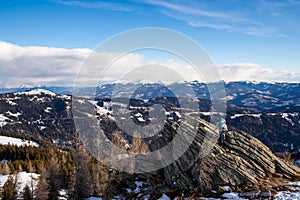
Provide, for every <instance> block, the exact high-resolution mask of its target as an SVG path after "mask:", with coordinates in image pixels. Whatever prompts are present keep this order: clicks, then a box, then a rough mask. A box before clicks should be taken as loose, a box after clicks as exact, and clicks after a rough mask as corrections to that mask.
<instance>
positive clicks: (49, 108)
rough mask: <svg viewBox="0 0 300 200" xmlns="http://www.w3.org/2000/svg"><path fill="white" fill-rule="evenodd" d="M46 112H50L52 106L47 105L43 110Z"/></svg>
mask: <svg viewBox="0 0 300 200" xmlns="http://www.w3.org/2000/svg"><path fill="white" fill-rule="evenodd" d="M44 111H45V112H46V113H50V112H51V111H52V108H51V107H47V108H46V109H45V110H44Z"/></svg>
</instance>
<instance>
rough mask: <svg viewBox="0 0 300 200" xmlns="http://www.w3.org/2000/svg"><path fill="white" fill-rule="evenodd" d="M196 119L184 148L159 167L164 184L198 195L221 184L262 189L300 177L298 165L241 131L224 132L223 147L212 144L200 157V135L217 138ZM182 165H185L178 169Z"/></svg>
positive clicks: (214, 130)
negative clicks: (195, 129)
mask: <svg viewBox="0 0 300 200" xmlns="http://www.w3.org/2000/svg"><path fill="white" fill-rule="evenodd" d="M198 122H199V124H200V128H199V130H198V133H197V135H196V138H195V141H194V142H193V143H192V145H191V146H190V148H189V149H188V151H187V152H186V153H185V154H184V155H183V156H182V157H181V158H180V159H178V160H177V161H176V162H175V163H173V164H172V165H170V166H168V167H165V168H164V169H163V171H164V176H165V180H166V183H167V184H168V185H176V186H177V187H178V188H179V189H180V190H181V191H187V192H188V193H189V194H193V195H195V194H197V195H200V196H201V195H208V194H210V193H211V191H212V190H215V191H218V189H219V187H220V186H225V185H228V186H231V187H232V188H235V189H236V190H239V189H243V190H245V189H247V188H248V189H249V190H250V189H251V188H253V189H254V188H255V189H257V188H258V189H261V190H265V189H266V187H268V186H269V187H272V186H275V185H273V184H274V183H275V182H276V181H277V182H279V183H283V182H282V181H291V180H296V179H298V180H299V179H300V168H298V167H295V166H294V165H292V164H291V163H288V162H286V161H283V160H281V159H280V158H278V157H276V156H275V155H274V154H273V153H272V152H271V151H270V149H269V148H268V147H266V146H265V145H264V144H263V143H262V142H260V141H259V140H258V139H256V138H254V137H252V136H250V135H248V134H246V133H245V132H233V131H229V132H227V134H226V140H225V145H224V146H223V147H221V146H220V145H219V144H215V145H214V147H213V148H212V149H211V151H210V153H209V154H208V155H207V156H204V157H202V156H201V153H200V157H199V155H198V157H197V152H199V151H200V152H201V151H203V149H201V148H203V145H204V146H205V144H203V142H204V140H203V138H204V137H207V136H208V137H210V138H216V137H218V133H217V131H216V129H215V128H214V126H212V125H211V124H209V123H207V122H205V121H203V120H198ZM185 164H188V165H189V167H187V168H186V169H184V170H181V169H182V168H183V167H182V166H183V165H185ZM277 186H278V185H277ZM264 187H265V188H264ZM269 189H270V188H269Z"/></svg>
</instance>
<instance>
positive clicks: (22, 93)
mask: <svg viewBox="0 0 300 200" xmlns="http://www.w3.org/2000/svg"><path fill="white" fill-rule="evenodd" d="M17 94H18V95H29V96H32V95H42V94H46V95H50V96H53V97H55V96H56V94H55V93H54V92H51V91H49V90H45V89H35V90H30V91H27V92H18V93H17Z"/></svg>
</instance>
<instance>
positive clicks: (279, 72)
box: [0, 0, 300, 87]
mask: <svg viewBox="0 0 300 200" xmlns="http://www.w3.org/2000/svg"><path fill="white" fill-rule="evenodd" d="M299 19H300V0H285V1H284V0H282V1H281V0H252V1H250V0H249V1H245V0H222V1H219V0H202V1H198V0H190V1H183V0H181V1H178V0H173V1H171V0H170V1H169V0H162V1H159V0H140V1H138V0H128V1H108V0H107V1H100V0H91V1H87V0H77V1H75V0H70V1H67V0H27V1H21V0H1V1H0V27H1V29H0V87H19V86H32V85H52V86H54V85H55V86H72V85H73V84H74V81H75V80H76V77H77V75H78V73H79V72H80V70H81V69H82V66H83V65H84V63H85V62H86V59H87V58H88V57H89V55H91V53H92V52H93V50H94V49H95V48H96V47H98V46H99V44H101V43H103V42H104V41H106V40H107V39H108V38H111V37H112V36H114V35H116V34H119V33H121V32H124V31H128V30H131V29H136V28H143V27H159V28H166V29H170V30H174V31H177V32H180V33H182V34H184V35H186V36H187V37H189V38H191V39H192V40H194V41H195V42H197V43H198V44H199V45H200V46H201V47H202V48H203V49H204V51H205V52H206V53H207V55H208V56H209V57H210V59H211V60H212V62H213V63H214V64H215V65H216V67H217V70H218V73H219V74H220V77H221V79H224V80H226V81H238V80H255V81H276V82H300V57H299V55H298V54H299V52H300V37H299V36H300V20H299ZM105 53H107V54H108V55H111V53H112V52H102V56H100V57H101V59H104V60H105V59H106V58H107V57H109V56H108V55H106V54H105ZM129 58H130V59H129V60H130V61H132V62H133V63H134V64H136V65H138V64H145V63H146V61H147V62H151V63H153V62H154V63H163V64H166V63H168V64H166V65H168V66H172V65H173V64H174V66H175V65H176V66H177V68H176V67H174V70H177V69H179V68H180V67H179V66H180V65H182V66H183V68H184V66H186V63H184V62H182V60H180V59H179V60H176V58H174V57H172V56H171V58H168V57H167V56H164V55H159V52H156V54H152V53H148V54H147V53H146V54H143V52H135V53H132V54H130V55H129ZM151 59H152V60H151ZM123 60H126V62H124V63H121V64H120V66H121V67H123V68H122V70H123V72H128V71H126V70H128V68H126V66H127V65H131V64H132V63H130V62H128V59H123ZM103 62H104V61H103ZM120 62H122V60H121V61H120ZM183 68H182V69H183ZM122 70H121V71H122ZM100 71H101V70H100ZM182 71H184V70H181V71H180V70H178V71H177V72H178V73H181V72H182ZM185 71H187V70H185ZM99 74H101V72H99ZM191 78H192V77H191Z"/></svg>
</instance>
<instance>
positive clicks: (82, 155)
mask: <svg viewBox="0 0 300 200" xmlns="http://www.w3.org/2000/svg"><path fill="white" fill-rule="evenodd" d="M90 170H91V158H90V156H89V155H88V153H87V152H86V151H85V149H79V150H78V153H77V156H76V171H75V186H74V193H75V194H74V196H75V199H83V198H88V197H89V196H90V195H91V191H92V186H93V179H92V175H91V171H90Z"/></svg>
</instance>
